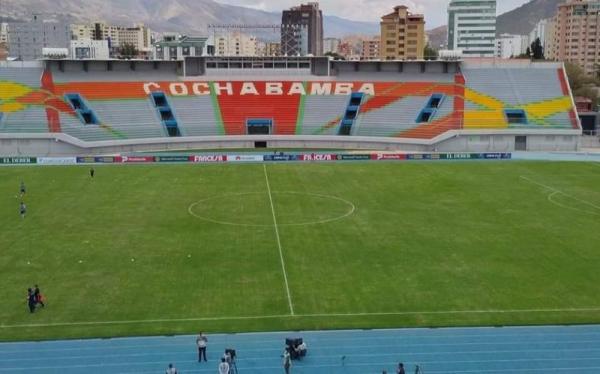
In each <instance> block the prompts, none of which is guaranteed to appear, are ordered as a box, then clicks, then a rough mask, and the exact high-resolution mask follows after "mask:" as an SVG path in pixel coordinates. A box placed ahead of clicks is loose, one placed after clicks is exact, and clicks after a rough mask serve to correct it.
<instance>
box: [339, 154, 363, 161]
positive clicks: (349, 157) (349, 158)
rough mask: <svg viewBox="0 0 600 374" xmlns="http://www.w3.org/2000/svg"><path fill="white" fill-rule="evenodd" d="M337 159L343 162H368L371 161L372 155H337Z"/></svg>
mask: <svg viewBox="0 0 600 374" xmlns="http://www.w3.org/2000/svg"><path fill="white" fill-rule="evenodd" d="M337 159H338V160H343V161H368V160H370V159H371V155H370V154H369V155H367V154H364V155H337Z"/></svg>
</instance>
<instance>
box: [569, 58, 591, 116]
mask: <svg viewBox="0 0 600 374" xmlns="http://www.w3.org/2000/svg"><path fill="white" fill-rule="evenodd" d="M565 72H566V73H567V78H568V79H569V85H570V86H571V91H572V92H573V96H582V97H586V98H588V99H591V100H592V103H593V105H594V107H595V106H596V105H598V91H597V89H596V85H597V82H596V80H595V79H594V78H592V77H590V76H588V75H586V74H585V72H584V71H583V69H582V68H581V67H580V66H579V65H577V64H574V63H572V62H565Z"/></svg>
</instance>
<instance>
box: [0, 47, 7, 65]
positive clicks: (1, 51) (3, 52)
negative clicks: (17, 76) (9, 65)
mask: <svg viewBox="0 0 600 374" xmlns="http://www.w3.org/2000/svg"><path fill="white" fill-rule="evenodd" d="M7 58H8V48H7V45H6V43H0V61H6V59H7Z"/></svg>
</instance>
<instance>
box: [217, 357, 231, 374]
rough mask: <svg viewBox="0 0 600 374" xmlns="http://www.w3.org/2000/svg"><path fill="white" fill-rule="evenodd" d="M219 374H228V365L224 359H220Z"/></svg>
mask: <svg viewBox="0 0 600 374" xmlns="http://www.w3.org/2000/svg"><path fill="white" fill-rule="evenodd" d="M219 374H229V364H228V363H227V361H225V358H222V359H221V363H220V364H219Z"/></svg>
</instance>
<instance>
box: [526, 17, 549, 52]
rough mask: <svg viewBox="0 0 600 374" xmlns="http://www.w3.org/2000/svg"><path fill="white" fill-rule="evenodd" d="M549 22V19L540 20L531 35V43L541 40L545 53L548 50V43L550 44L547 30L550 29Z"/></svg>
mask: <svg viewBox="0 0 600 374" xmlns="http://www.w3.org/2000/svg"><path fill="white" fill-rule="evenodd" d="M549 22H550V20H548V19H543V20H540V21H539V22H538V23H537V24H536V25H535V27H534V28H533V30H531V32H530V33H529V42H530V43H533V42H534V41H535V40H536V39H538V38H539V39H540V42H541V43H542V47H543V48H544V51H545V50H546V43H547V42H548V39H547V38H546V29H547V28H548V23H549Z"/></svg>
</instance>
